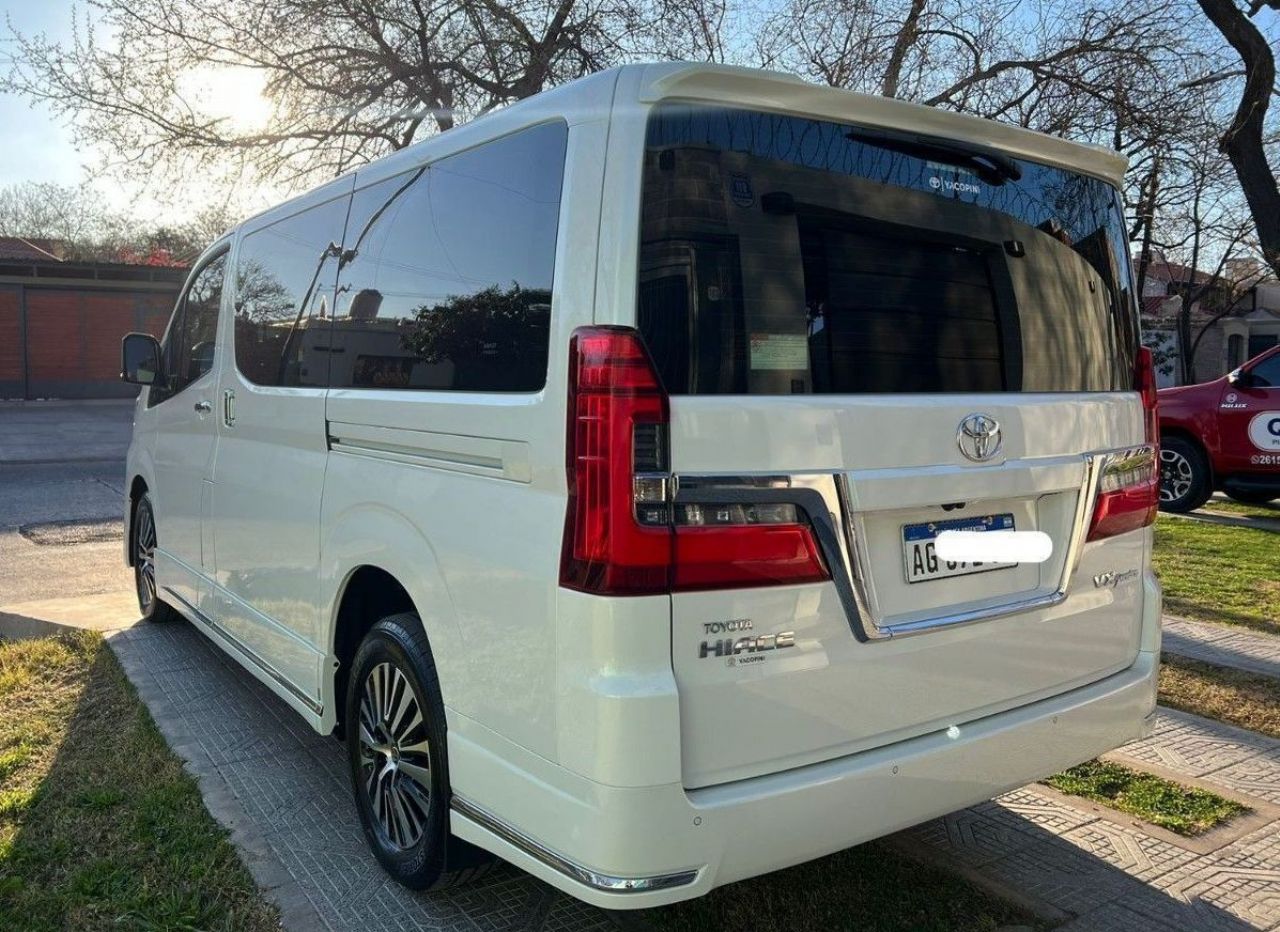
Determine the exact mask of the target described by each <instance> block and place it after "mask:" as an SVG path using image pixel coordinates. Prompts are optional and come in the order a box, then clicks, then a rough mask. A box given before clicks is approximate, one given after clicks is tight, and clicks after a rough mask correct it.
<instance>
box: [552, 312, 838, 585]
mask: <svg viewBox="0 0 1280 932" xmlns="http://www.w3.org/2000/svg"><path fill="white" fill-rule="evenodd" d="M569 357H570V363H569V367H570V368H569V422H568V431H567V440H566V447H567V449H566V457H565V462H566V468H567V472H568V480H569V506H568V511H567V514H566V516H565V531H564V544H563V549H562V552H561V561H560V584H561V585H563V586H566V587H568V588H570V589H578V590H581V591H584V592H593V593H598V594H601V595H647V594H656V593H665V592H670V591H678V590H688V589H716V588H738V587H743V586H765V585H774V584H780V583H797V582H811V581H817V580H821V579H827V578H829V573H828V572H827V568H826V566H825V565H824V563H823V561H822V557H821V555H820V554H819V552H818V548H817V545H816V543H815V541H814V538H813V533H812V531H811V530H810V528H809V526H808V524H807V523H805V522H804V520H803V519H802V517H801V515H800V514H799V513H798V512H797V509H796V507H795V506H794V505H791V504H786V503H744V504H736V503H735V504H713V503H698V502H696V501H695V502H684V501H681V502H679V503H676V502H673V501H672V494H671V493H672V487H673V483H672V480H671V476H670V472H669V469H668V467H667V427H668V424H669V423H670V409H669V405H668V402H667V395H666V392H665V391H664V390H663V388H662V384H661V382H660V381H659V379H658V376H657V373H656V371H655V370H654V368H653V363H652V362H651V360H650V359H649V354H648V352H647V351H646V349H645V347H644V343H643V342H642V341H641V339H640V336H639V334H637V333H636V332H635V331H633V330H631V329H629V328H625V327H582V328H580V329H578V330H577V331H575V332H574V335H573V338H572V340H571V342H570V348H569Z"/></svg>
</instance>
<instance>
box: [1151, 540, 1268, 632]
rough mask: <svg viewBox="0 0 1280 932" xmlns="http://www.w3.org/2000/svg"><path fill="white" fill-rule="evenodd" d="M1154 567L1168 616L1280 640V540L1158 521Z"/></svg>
mask: <svg viewBox="0 0 1280 932" xmlns="http://www.w3.org/2000/svg"><path fill="white" fill-rule="evenodd" d="M1153 563H1154V565H1155V570H1156V573H1157V575H1159V577H1160V582H1161V584H1162V585H1163V586H1164V608H1165V611H1166V612H1168V613H1169V614H1171V615H1180V616H1182V617H1184V618H1192V619H1196V620H1199V621H1216V622H1221V623H1223V624H1230V625H1242V626H1244V627H1248V628H1253V629H1256V630H1258V631H1266V632H1268V633H1270V634H1280V611H1278V607H1280V537H1277V535H1276V534H1274V533H1272V532H1270V531H1259V530H1255V529H1253V528H1243V527H1232V526H1228V525H1222V524H1209V523H1208V522H1205V521H1196V520H1194V519H1191V518H1173V517H1168V516H1165V515H1161V516H1160V517H1159V518H1158V519H1157V521H1156V533H1155V551H1154V554H1153Z"/></svg>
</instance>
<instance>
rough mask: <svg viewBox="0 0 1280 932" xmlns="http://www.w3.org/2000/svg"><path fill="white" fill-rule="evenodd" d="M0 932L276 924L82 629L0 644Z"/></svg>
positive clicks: (251, 930) (96, 641)
mask: <svg viewBox="0 0 1280 932" xmlns="http://www.w3.org/2000/svg"><path fill="white" fill-rule="evenodd" d="M0 709H3V710H4V711H3V714H2V715H0V929H6V930H7V929H22V930H24V932H42V930H55V929H108V928H109V929H175V930H194V929H210V930H215V929H217V930H248V932H255V930H266V929H277V928H278V927H279V921H278V918H277V916H276V912H275V910H274V908H273V907H271V906H270V905H269V904H267V903H266V901H265V900H263V899H262V897H261V895H260V893H259V892H258V890H257V888H256V887H255V886H254V883H253V879H252V878H251V877H250V876H249V873H248V871H247V870H246V869H245V867H244V866H243V864H241V863H240V861H239V859H238V857H237V856H236V852H235V849H234V848H233V847H232V846H231V843H230V842H229V841H228V840H227V837H226V832H225V831H223V830H222V829H221V828H220V827H219V826H218V825H217V824H216V823H215V822H214V821H213V819H212V818H211V817H210V815H209V813H208V812H207V811H206V810H205V808H204V805H203V803H202V802H201V799H200V792H199V789H198V788H197V787H196V784H195V781H194V780H193V779H192V778H191V777H190V776H189V775H187V774H186V773H185V772H184V771H183V769H182V765H181V762H180V761H179V760H178V759H177V758H176V757H175V756H174V755H173V753H172V752H171V751H170V750H169V748H168V747H167V745H166V744H165V742H164V738H163V737H162V736H161V735H160V733H159V731H157V729H156V727H155V725H154V723H153V722H152V721H151V718H150V716H149V715H148V714H147V712H146V709H145V708H143V706H142V704H141V703H140V702H139V701H138V698H137V696H136V695H135V693H134V691H133V688H132V686H130V684H129V682H128V680H127V679H126V678H125V676H124V673H123V671H122V670H121V669H120V666H119V664H118V663H117V662H116V660H115V657H114V656H113V655H112V654H111V652H110V650H109V649H108V648H107V647H106V645H105V644H104V643H103V641H102V640H101V638H100V637H98V636H96V635H83V636H69V637H66V638H48V639H43V640H33V641H19V642H13V643H0Z"/></svg>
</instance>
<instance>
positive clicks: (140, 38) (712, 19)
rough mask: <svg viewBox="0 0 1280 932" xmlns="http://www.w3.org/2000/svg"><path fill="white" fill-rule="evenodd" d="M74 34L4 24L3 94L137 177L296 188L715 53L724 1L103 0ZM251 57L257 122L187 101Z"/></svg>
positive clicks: (720, 53) (82, 18) (248, 67)
mask: <svg viewBox="0 0 1280 932" xmlns="http://www.w3.org/2000/svg"><path fill="white" fill-rule="evenodd" d="M94 10H95V13H94V16H93V17H92V18H90V17H87V16H80V17H77V18H76V21H75V28H74V34H73V36H72V38H71V40H70V41H68V42H58V41H54V40H50V39H48V38H47V37H45V36H43V35H22V34H19V33H16V32H14V34H13V38H14V40H15V42H16V45H17V47H18V52H17V54H16V55H15V61H16V62H17V64H16V65H15V66H14V67H13V69H12V71H11V72H10V74H9V75H8V77H7V79H5V80H4V81H3V82H2V83H0V88H2V89H5V90H9V91H16V92H19V93H21V94H23V95H25V96H27V97H28V98H30V99H32V100H38V101H42V102H44V103H45V104H47V105H48V106H49V107H51V108H52V109H53V110H54V112H55V113H57V114H60V115H64V116H66V117H68V118H69V119H70V120H71V122H72V125H73V126H74V128H75V130H76V133H77V141H78V142H81V143H92V144H94V145H97V146H98V147H100V148H102V149H105V150H107V151H110V152H114V153H118V154H119V160H118V162H117V163H115V164H114V165H113V167H114V168H115V169H117V170H119V171H121V172H124V173H125V174H127V175H130V176H133V177H138V178H148V177H152V176H154V174H155V173H156V172H161V171H167V172H169V173H175V172H178V173H189V172H191V171H193V170H204V169H208V168H210V167H212V166H215V165H217V166H225V165H227V164H231V165H233V166H234V167H235V170H236V171H245V172H248V173H250V174H251V176H252V177H253V179H255V180H256V181H258V182H267V181H270V182H275V183H277V184H281V185H283V186H286V187H288V186H296V185H298V184H301V183H307V182H314V181H316V180H318V179H319V178H321V177H324V176H331V175H333V174H335V173H337V172H340V171H341V170H343V169H345V168H347V167H349V166H351V165H355V164H359V163H361V162H364V161H366V160H368V159H371V158H374V157H376V156H379V155H382V154H385V153H387V152H389V151H392V150H395V149H399V148H402V147H404V146H406V145H408V144H410V143H412V142H413V141H415V140H417V139H419V138H422V137H423V136H425V135H428V134H430V133H432V132H438V131H441V130H446V129H448V128H449V127H451V126H453V125H454V123H455V122H456V121H457V120H459V119H465V118H468V117H471V116H474V115H476V114H479V113H482V112H484V111H487V110H490V109H492V108H494V107H497V106H500V105H502V104H505V103H508V102H511V101H514V100H518V99H521V98H524V97H528V96H530V95H532V94H535V93H537V92H538V91H541V90H543V89H545V88H547V87H550V86H552V85H555V84H558V83H561V82H564V81H567V80H570V79H572V78H575V77H579V76H581V75H584V74H587V73H589V72H593V71H596V70H599V69H601V68H604V67H607V66H609V65H611V64H614V63H616V62H618V61H621V60H624V59H626V58H627V57H628V56H631V55H635V54H646V55H662V56H676V57H696V58H709V59H715V58H722V57H724V49H723V46H722V44H721V28H722V26H723V23H724V15H725V6H724V3H723V0H682V2H680V3H676V2H674V0H515V2H511V0H97V2H95V4H94ZM210 68H221V69H245V70H247V71H248V72H250V73H252V74H254V75H256V76H258V77H259V78H260V79H261V82H262V85H263V86H264V88H265V96H266V97H267V98H268V99H269V101H270V103H271V106H272V110H273V112H272V114H271V118H270V119H269V121H266V125H263V126H245V125H243V124H242V123H240V122H237V121H236V120H235V119H231V118H228V117H226V116H213V115H210V114H209V113H207V112H206V111H205V110H204V109H202V108H201V107H200V106H199V102H198V101H196V100H194V99H192V98H193V95H192V94H191V92H190V90H189V87H188V82H189V76H190V75H191V74H192V73H199V72H200V70H201V69H204V70H205V71H206V73H207V70H208V69H210Z"/></svg>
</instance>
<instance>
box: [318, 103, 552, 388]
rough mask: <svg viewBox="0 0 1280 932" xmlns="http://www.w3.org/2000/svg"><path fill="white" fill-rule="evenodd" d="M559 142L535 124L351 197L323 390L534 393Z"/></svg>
mask: <svg viewBox="0 0 1280 932" xmlns="http://www.w3.org/2000/svg"><path fill="white" fill-rule="evenodd" d="M567 139H568V128H567V127H566V126H565V125H564V124H563V123H548V124H545V125H542V126H535V127H532V128H530V129H527V130H523V131H521V132H518V133H514V134H512V135H511V136H507V137H504V138H502V139H498V140H494V141H493V142H490V143H486V144H484V145H482V146H478V147H477V148H475V149H471V150H468V151H467V152H462V153H459V154H457V155H454V156H450V157H448V158H444V159H441V160H439V161H437V162H433V163H431V164H430V165H427V166H424V167H422V168H419V169H417V170H415V171H412V172H408V173H406V174H403V175H399V176H397V177H395V178H391V179H388V180H386V181H382V182H379V183H377V184H374V185H371V186H369V187H367V188H364V189H363V190H360V191H357V192H356V194H355V197H354V199H353V200H352V205H351V217H350V219H349V220H348V222H347V233H346V238H345V242H344V244H343V245H344V249H345V254H344V257H343V263H344V268H343V270H342V273H341V275H340V277H339V284H338V299H337V306H336V312H335V315H334V319H333V346H332V352H331V354H330V355H331V375H330V384H331V385H333V386H334V387H338V388H401V389H437V390H454V391H493V392H503V391H506V392H528V391H537V390H538V389H540V388H542V386H543V385H544V384H545V383H546V377H547V343H548V339H549V325H550V316H551V288H552V281H551V279H552V273H553V271H554V268H555V251H556V232H557V222H558V219H559V215H560V187H561V181H562V178H563V175H564V159H565V146H566V142H567Z"/></svg>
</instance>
